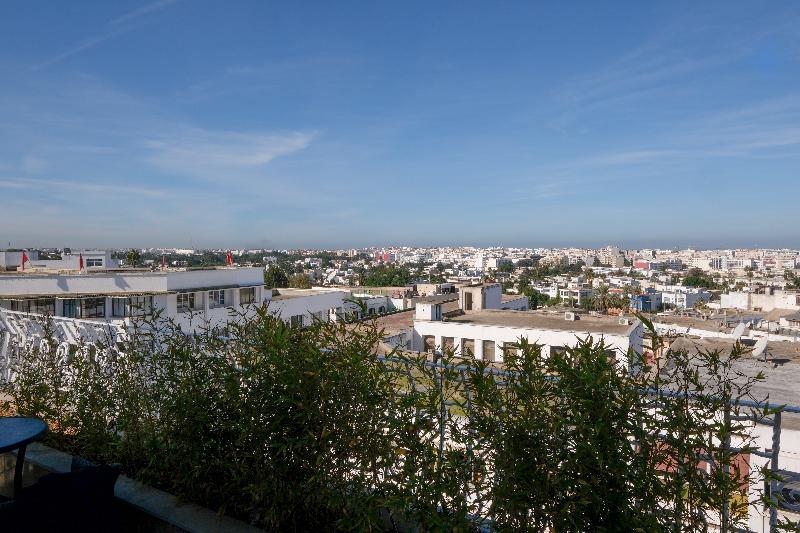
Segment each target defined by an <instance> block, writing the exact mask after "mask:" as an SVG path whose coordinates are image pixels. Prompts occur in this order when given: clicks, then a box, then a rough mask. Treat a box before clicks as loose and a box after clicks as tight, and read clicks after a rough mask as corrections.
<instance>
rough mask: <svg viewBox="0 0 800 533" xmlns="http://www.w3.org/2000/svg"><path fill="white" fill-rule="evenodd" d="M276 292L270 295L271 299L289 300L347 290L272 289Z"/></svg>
mask: <svg viewBox="0 0 800 533" xmlns="http://www.w3.org/2000/svg"><path fill="white" fill-rule="evenodd" d="M274 290H277V291H278V294H276V295H275V296H273V297H272V300H273V301H276V302H277V301H280V300H291V299H293V298H305V297H306V296H317V295H320V294H334V293H337V292H347V291H343V290H334V291H331V290H325V289H286V288H283V289H274Z"/></svg>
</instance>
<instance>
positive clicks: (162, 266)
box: [161, 255, 167, 269]
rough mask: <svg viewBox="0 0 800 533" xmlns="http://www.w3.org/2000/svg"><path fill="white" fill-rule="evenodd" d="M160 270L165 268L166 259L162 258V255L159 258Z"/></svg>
mask: <svg viewBox="0 0 800 533" xmlns="http://www.w3.org/2000/svg"><path fill="white" fill-rule="evenodd" d="M161 268H162V269H164V268H167V258H166V257H164V256H163V255H162V256H161Z"/></svg>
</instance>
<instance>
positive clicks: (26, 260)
mask: <svg viewBox="0 0 800 533" xmlns="http://www.w3.org/2000/svg"><path fill="white" fill-rule="evenodd" d="M27 262H28V254H26V253H25V251H23V252H22V270H25V263H27Z"/></svg>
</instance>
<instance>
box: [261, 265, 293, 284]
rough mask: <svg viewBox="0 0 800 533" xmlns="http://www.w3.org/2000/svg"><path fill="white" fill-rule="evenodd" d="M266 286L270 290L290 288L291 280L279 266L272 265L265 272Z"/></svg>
mask: <svg viewBox="0 0 800 533" xmlns="http://www.w3.org/2000/svg"><path fill="white" fill-rule="evenodd" d="M264 285H266V286H267V287H269V288H270V289H280V288H282V287H288V286H289V279H288V278H287V277H286V272H284V271H283V269H282V268H281V267H279V266H278V265H270V266H268V267H267V270H265V271H264Z"/></svg>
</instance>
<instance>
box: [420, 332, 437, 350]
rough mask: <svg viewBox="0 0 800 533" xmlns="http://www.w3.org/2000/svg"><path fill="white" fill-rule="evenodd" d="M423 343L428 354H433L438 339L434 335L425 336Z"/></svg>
mask: <svg viewBox="0 0 800 533" xmlns="http://www.w3.org/2000/svg"><path fill="white" fill-rule="evenodd" d="M422 342H423V344H424V345H425V346H424V350H425V351H426V352H432V351H433V350H435V349H436V339H435V338H434V337H433V335H424V336H423V337H422Z"/></svg>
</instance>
